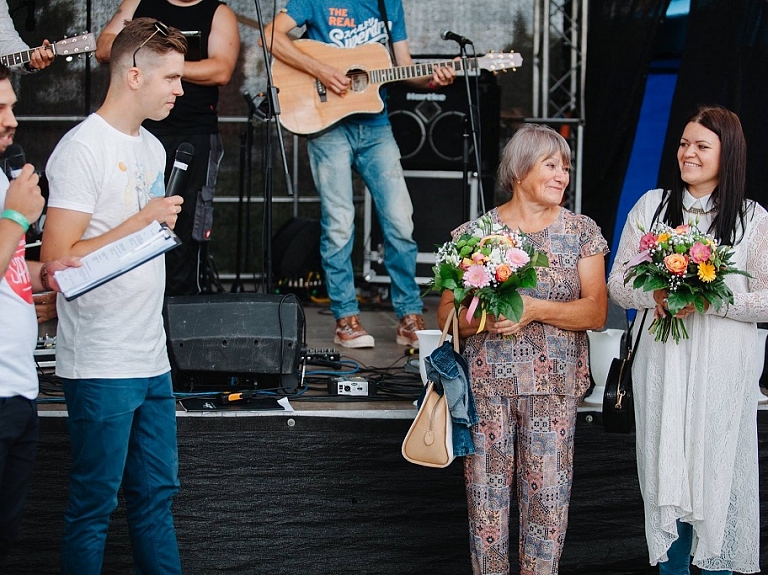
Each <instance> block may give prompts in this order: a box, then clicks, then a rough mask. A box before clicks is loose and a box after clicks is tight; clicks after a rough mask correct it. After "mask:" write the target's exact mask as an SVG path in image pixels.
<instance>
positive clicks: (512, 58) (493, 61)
mask: <svg viewBox="0 0 768 575" xmlns="http://www.w3.org/2000/svg"><path fill="white" fill-rule="evenodd" d="M522 65H523V57H522V56H521V55H520V54H519V53H517V52H507V53H505V52H489V53H488V54H486V55H485V56H480V57H479V58H478V59H477V67H478V68H482V69H483V70H488V71H489V72H493V73H494V74H498V73H499V72H506V71H507V70H512V71H515V70H516V69H517V68H518V67H520V66H522Z"/></svg>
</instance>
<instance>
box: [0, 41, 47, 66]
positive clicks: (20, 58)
mask: <svg viewBox="0 0 768 575" xmlns="http://www.w3.org/2000/svg"><path fill="white" fill-rule="evenodd" d="M41 47H42V46H41ZM35 50H37V48H32V49H31V50H22V51H21V52H14V53H13V54H6V55H5V56H0V64H2V65H3V66H6V67H8V68H11V67H13V66H19V65H20V64H27V63H29V61H30V60H32V53H33V52H34V51H35Z"/></svg>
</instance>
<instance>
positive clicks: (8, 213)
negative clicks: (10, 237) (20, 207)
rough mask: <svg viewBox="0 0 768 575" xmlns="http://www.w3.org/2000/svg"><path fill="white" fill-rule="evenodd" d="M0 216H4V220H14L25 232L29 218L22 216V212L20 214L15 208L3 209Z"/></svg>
mask: <svg viewBox="0 0 768 575" xmlns="http://www.w3.org/2000/svg"><path fill="white" fill-rule="evenodd" d="M0 218H5V219H6V220H11V221H12V222H16V223H17V224H19V225H20V226H21V227H22V228H24V233H25V234H26V233H27V230H28V229H29V220H28V219H27V218H25V217H24V214H21V213H19V212H17V211H16V210H5V211H3V213H2V214H0Z"/></svg>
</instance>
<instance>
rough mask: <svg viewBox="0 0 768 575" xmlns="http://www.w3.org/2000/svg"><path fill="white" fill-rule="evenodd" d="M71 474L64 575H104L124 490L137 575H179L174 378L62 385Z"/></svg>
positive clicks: (67, 382) (68, 381) (67, 381)
mask: <svg viewBox="0 0 768 575" xmlns="http://www.w3.org/2000/svg"><path fill="white" fill-rule="evenodd" d="M64 395H65V397H66V400H67V411H68V415H69V417H68V419H67V424H68V427H69V434H70V442H71V446H72V472H71V474H70V481H69V504H68V506H67V510H66V512H65V514H64V538H63V547H62V552H61V561H62V572H63V573H65V574H71V575H98V574H100V573H101V567H102V560H103V557H104V544H105V542H106V538H107V530H108V528H109V520H110V515H111V514H112V511H113V510H114V509H115V507H117V492H118V489H119V487H120V484H121V483H122V485H123V493H124V494H125V502H126V510H127V518H128V530H129V533H130V536H131V544H132V547H133V556H134V562H135V565H136V570H137V573H141V574H157V575H160V574H164V575H167V574H180V573H181V564H180V560H179V549H178V545H177V542H176V531H175V529H174V526H173V516H172V515H171V503H172V501H173V497H174V495H175V494H176V493H177V492H178V490H179V481H178V470H179V457H178V450H177V445H176V403H175V400H174V398H173V388H172V385H171V375H170V372H169V373H165V374H163V375H159V376H157V377H150V378H136V379H65V380H64Z"/></svg>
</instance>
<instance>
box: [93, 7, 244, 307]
mask: <svg viewBox="0 0 768 575" xmlns="http://www.w3.org/2000/svg"><path fill="white" fill-rule="evenodd" d="M142 16H148V17H151V18H156V19H158V20H160V21H161V22H164V23H165V24H168V25H169V26H173V27H174V28H178V29H179V30H181V31H182V32H185V35H187V39H188V41H189V43H190V50H189V52H188V53H187V58H186V62H185V64H184V76H183V78H182V82H181V83H182V86H183V88H184V95H183V96H181V97H180V98H177V99H176V105H175V107H174V108H173V110H172V111H171V113H170V115H169V116H168V118H166V119H165V120H163V121H161V122H153V121H149V120H148V121H146V122H145V123H144V126H145V127H146V128H147V129H148V130H149V131H150V132H152V133H153V134H154V135H155V136H157V138H158V139H159V140H160V141H161V142H162V144H163V147H164V148H165V150H166V154H167V160H166V170H165V177H166V182H167V179H168V177H169V176H170V173H171V169H172V168H173V161H174V158H175V156H176V149H177V148H178V147H179V144H181V143H182V142H188V143H190V144H192V145H193V146H194V149H195V153H194V157H193V159H192V162H191V164H190V167H189V175H188V176H187V184H186V186H185V189H184V192H183V193H182V196H183V197H184V206H185V208H184V209H183V210H182V212H181V214H179V219H178V221H177V223H176V228H175V231H176V233H177V235H178V236H179V237H180V238H181V240H182V245H181V246H179V247H178V248H176V249H174V250H171V251H170V252H168V253H167V254H166V258H165V264H166V289H165V293H166V295H195V294H198V293H200V292H201V291H204V289H205V288H206V287H207V286H206V285H204V283H203V282H202V280H201V276H204V275H205V270H204V268H203V266H204V265H205V260H206V257H205V253H206V252H205V247H206V246H207V241H208V240H209V239H210V233H211V225H212V218H213V207H212V202H213V195H214V188H215V185H216V176H217V173H218V168H219V162H220V161H221V157H222V154H223V148H222V145H221V138H220V137H219V133H218V132H219V130H218V112H217V104H218V98H219V88H218V87H219V86H223V85H225V84H227V83H228V82H229V80H230V78H231V77H232V73H233V72H234V69H235V63H236V62H237V56H238V53H239V51H240V35H239V31H238V28H237V18H236V17H235V13H234V12H233V11H232V10H231V9H230V8H229V7H228V6H226V5H225V4H224V3H222V2H220V1H219V0H143V1H142V0H123V2H122V3H121V4H120V6H119V7H118V9H117V11H116V12H115V14H114V16H113V17H112V19H111V20H110V21H109V23H108V24H107V26H106V27H105V28H104V30H103V31H102V32H101V34H100V35H99V38H98V40H97V43H96V58H97V59H98V60H99V62H101V63H106V62H109V58H110V52H111V48H112V42H113V41H114V39H115V36H116V35H117V34H118V33H119V32H120V30H122V29H123V27H124V26H125V23H126V21H128V20H130V19H132V18H138V17H142ZM198 42H199V50H197V49H196V44H197V43H198ZM196 52H197V54H196ZM187 206H189V207H187Z"/></svg>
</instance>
